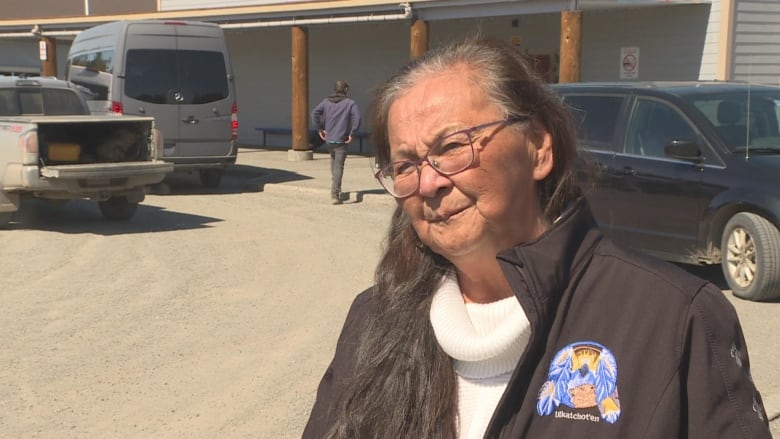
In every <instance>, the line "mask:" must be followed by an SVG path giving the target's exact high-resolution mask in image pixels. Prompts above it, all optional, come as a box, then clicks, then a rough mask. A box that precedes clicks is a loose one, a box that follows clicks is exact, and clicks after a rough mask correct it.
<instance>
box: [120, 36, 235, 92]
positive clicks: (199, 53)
mask: <svg viewBox="0 0 780 439" xmlns="http://www.w3.org/2000/svg"><path fill="white" fill-rule="evenodd" d="M126 65H127V68H126V70H127V72H126V75H125V94H126V95H127V96H129V97H131V98H133V99H138V100H139V101H144V102H149V103H153V104H174V105H176V104H205V103H209V102H215V101H218V100H222V99H225V98H227V97H228V95H229V92H228V82H227V72H226V70H225V59H224V56H223V55H222V53H220V52H211V51H204V50H150V49H134V50H129V51H128V52H127V61H126Z"/></svg>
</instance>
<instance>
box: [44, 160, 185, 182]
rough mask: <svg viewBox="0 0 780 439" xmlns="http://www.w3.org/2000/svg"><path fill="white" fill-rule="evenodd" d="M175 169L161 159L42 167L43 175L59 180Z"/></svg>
mask: <svg viewBox="0 0 780 439" xmlns="http://www.w3.org/2000/svg"><path fill="white" fill-rule="evenodd" d="M171 171H173V164H171V163H167V162H163V161H161V160H153V161H148V162H121V163H85V164H78V165H53V166H44V167H41V176H43V177H45V178H51V179H59V180H80V179H92V178H101V179H104V178H125V177H133V176H138V175H149V174H155V173H159V174H160V175H162V174H167V173H169V172H171Z"/></svg>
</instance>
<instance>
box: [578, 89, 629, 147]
mask: <svg viewBox="0 0 780 439" xmlns="http://www.w3.org/2000/svg"><path fill="white" fill-rule="evenodd" d="M623 100H624V98H623V97H622V96H606V95H567V96H565V97H564V102H566V104H568V106H569V107H570V110H571V111H572V115H573V116H574V120H575V122H576V123H577V125H578V132H579V137H580V139H581V140H582V141H583V142H584V144H585V146H586V147H587V148H590V149H602V150H609V151H616V150H617V149H618V147H617V146H616V145H615V142H614V138H615V129H616V128H617V124H618V120H617V119H618V116H619V115H620V107H621V106H622V105H623Z"/></svg>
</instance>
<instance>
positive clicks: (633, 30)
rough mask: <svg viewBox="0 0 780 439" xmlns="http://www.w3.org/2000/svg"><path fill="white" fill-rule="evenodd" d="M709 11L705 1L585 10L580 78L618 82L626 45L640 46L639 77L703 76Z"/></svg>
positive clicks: (695, 77) (692, 78) (658, 78)
mask: <svg viewBox="0 0 780 439" xmlns="http://www.w3.org/2000/svg"><path fill="white" fill-rule="evenodd" d="M709 16H710V10H709V5H706V4H702V5H678V6H659V7H644V8H635V9H619V10H618V9H616V10H608V11H586V12H584V13H583V16H582V28H583V36H582V62H581V67H580V69H581V75H580V80H582V81H619V80H620V62H621V48H622V47H638V48H639V72H638V77H637V80H640V81H650V80H653V81H663V80H696V79H704V78H702V77H701V75H700V67H701V65H702V62H703V61H704V59H705V57H704V48H705V41H706V38H707V29H708V22H709ZM605 29H608V31H605Z"/></svg>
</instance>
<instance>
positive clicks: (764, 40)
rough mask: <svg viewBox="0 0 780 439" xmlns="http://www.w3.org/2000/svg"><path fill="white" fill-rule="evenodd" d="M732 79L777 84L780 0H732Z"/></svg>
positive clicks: (778, 81)
mask: <svg viewBox="0 0 780 439" xmlns="http://www.w3.org/2000/svg"><path fill="white" fill-rule="evenodd" d="M735 1H736V6H737V7H736V16H735V21H736V26H735V29H734V47H733V48H734V63H733V71H732V77H733V78H734V79H735V80H740V81H751V82H757V83H765V84H774V85H779V84H780V1H778V0H735Z"/></svg>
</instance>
